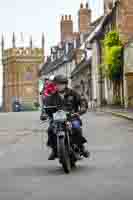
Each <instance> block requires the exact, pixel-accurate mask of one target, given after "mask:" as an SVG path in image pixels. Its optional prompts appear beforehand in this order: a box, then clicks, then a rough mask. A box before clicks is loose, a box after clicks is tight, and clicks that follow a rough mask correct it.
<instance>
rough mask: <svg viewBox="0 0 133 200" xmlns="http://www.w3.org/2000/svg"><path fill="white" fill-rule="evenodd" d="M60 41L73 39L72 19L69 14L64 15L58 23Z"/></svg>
mask: <svg viewBox="0 0 133 200" xmlns="http://www.w3.org/2000/svg"><path fill="white" fill-rule="evenodd" d="M60 31H61V42H66V41H72V39H73V20H72V17H71V15H65V16H62V18H61V23H60Z"/></svg>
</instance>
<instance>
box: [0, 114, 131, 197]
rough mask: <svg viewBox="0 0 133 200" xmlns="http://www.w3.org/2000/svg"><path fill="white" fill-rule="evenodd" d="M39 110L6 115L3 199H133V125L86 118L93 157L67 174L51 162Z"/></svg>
mask: <svg viewBox="0 0 133 200" xmlns="http://www.w3.org/2000/svg"><path fill="white" fill-rule="evenodd" d="M38 119H39V113H37V112H31V113H14V114H13V113H10V114H1V115H0V200H68V199H70V200H133V172H132V171H133V159H132V155H133V124H132V122H131V121H130V122H129V121H126V120H123V119H120V118H116V117H113V116H111V115H106V114H101V113H99V114H95V113H88V114H86V115H85V116H83V121H84V134H85V135H86V137H87V138H88V146H89V150H90V151H91V158H90V159H85V160H83V161H81V162H79V163H78V164H77V168H76V169H74V170H72V172H71V174H69V175H66V174H64V172H63V170H62V168H61V166H60V165H59V164H58V162H57V161H48V160H47V157H48V150H47V149H46V147H45V146H44V145H43V142H42V134H43V133H44V137H43V139H44V142H45V141H46V133H45V131H44V130H46V127H47V125H46V124H40V122H39V120H38Z"/></svg>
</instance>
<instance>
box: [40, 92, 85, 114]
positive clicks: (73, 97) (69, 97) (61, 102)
mask: <svg viewBox="0 0 133 200" xmlns="http://www.w3.org/2000/svg"><path fill="white" fill-rule="evenodd" d="M44 103H45V106H46V107H47V106H61V108H62V109H63V110H65V111H69V112H79V113H80V114H82V113H84V111H83V110H82V109H81V98H80V95H79V94H78V93H77V92H75V91H74V90H72V89H69V88H66V89H65V91H64V94H63V97H62V95H60V94H59V93H58V92H57V93H55V94H53V95H51V96H48V97H46V98H45V102H44ZM55 111H56V109H53V108H52V109H46V112H47V114H48V115H51V114H52V113H54V112H55Z"/></svg>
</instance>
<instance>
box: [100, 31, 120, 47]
mask: <svg viewBox="0 0 133 200" xmlns="http://www.w3.org/2000/svg"><path fill="white" fill-rule="evenodd" d="M103 43H104V46H106V47H113V46H116V45H118V46H121V45H122V43H121V41H120V38H119V34H118V32H117V31H111V32H109V33H108V34H107V35H106V37H105V39H104V41H103Z"/></svg>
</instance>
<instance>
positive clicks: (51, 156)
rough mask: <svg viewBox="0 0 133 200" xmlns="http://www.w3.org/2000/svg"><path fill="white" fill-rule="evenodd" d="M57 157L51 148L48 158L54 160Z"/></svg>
mask: <svg viewBox="0 0 133 200" xmlns="http://www.w3.org/2000/svg"><path fill="white" fill-rule="evenodd" d="M56 157H57V153H56V150H55V149H53V148H52V151H51V153H50V155H49V157H48V160H54V159H55V158H56Z"/></svg>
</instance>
